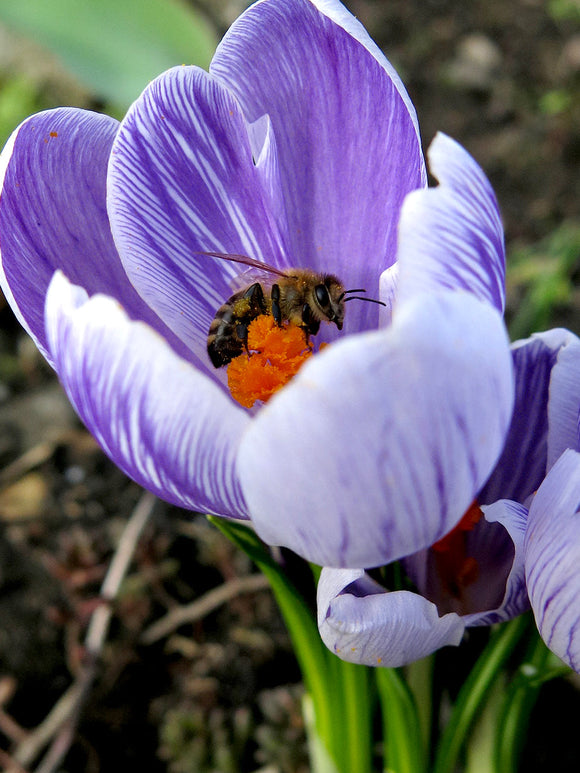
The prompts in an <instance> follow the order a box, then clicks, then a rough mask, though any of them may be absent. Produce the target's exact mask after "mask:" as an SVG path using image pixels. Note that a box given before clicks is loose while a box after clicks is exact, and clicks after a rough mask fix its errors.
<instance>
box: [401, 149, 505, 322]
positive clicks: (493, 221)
mask: <svg viewBox="0 0 580 773" xmlns="http://www.w3.org/2000/svg"><path fill="white" fill-rule="evenodd" d="M428 158H429V169H430V171H431V172H432V174H433V175H434V176H435V177H436V178H437V179H438V180H439V185H438V186H437V187H436V188H430V189H429V190H426V191H415V192H414V193H412V194H410V195H409V196H408V197H407V198H406V199H405V204H404V206H403V211H402V214H401V220H400V225H399V232H400V241H399V244H400V246H399V252H398V260H399V263H400V288H399V299H400V302H404V301H405V300H406V299H407V298H408V297H410V296H412V295H414V294H415V293H420V292H432V291H435V290H437V289H442V288H451V289H455V290H464V291H466V292H470V293H473V294H474V295H475V296H476V297H477V298H480V299H481V300H484V301H487V302H488V303H492V304H493V305H494V306H495V307H496V309H498V311H500V312H503V309H504V305H505V250H504V238H503V227H502V222H501V216H500V212H499V207H498V204H497V200H496V197H495V194H494V192H493V189H492V187H491V185H490V183H489V181H488V180H487V178H486V176H485V174H484V173H483V171H482V169H481V168H480V167H479V166H478V164H477V163H476V162H475V161H474V160H473V158H472V157H471V156H470V155H469V153H467V151H466V150H464V149H463V148H462V147H461V145H459V144H458V143H457V142H455V141H454V140H452V139H451V138H449V137H447V136H446V135H445V134H438V135H437V136H436V137H435V139H434V140H433V142H432V143H431V146H430V148H429V152H428Z"/></svg>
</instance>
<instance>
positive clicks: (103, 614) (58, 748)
mask: <svg viewBox="0 0 580 773" xmlns="http://www.w3.org/2000/svg"><path fill="white" fill-rule="evenodd" d="M155 502H156V499H155V497H154V496H153V495H152V494H148V493H145V494H144V495H143V496H142V497H141V499H140V500H139V503H138V504H137V506H136V508H135V509H134V511H133V513H132V514H131V517H130V518H129V520H128V522H127V525H126V526H125V530H124V531H123V534H122V536H121V539H120V541H119V545H118V546H117V550H116V551H115V555H114V556H113V560H112V561H111V564H110V566H109V570H108V572H107V575H106V577H105V579H104V581H103V585H102V587H101V596H102V598H103V600H104V602H105V603H104V604H102V605H101V606H99V607H97V609H96V610H95V612H94V613H93V615H92V617H91V620H90V623H89V627H88V630H87V634H86V637H85V650H86V658H85V660H84V663H83V667H82V669H81V671H80V673H79V675H78V677H77V679H76V680H75V681H74V683H73V684H72V685H71V686H70V687H69V689H68V690H67V691H66V692H65V693H64V694H63V695H62V696H61V698H60V699H59V700H58V701H57V703H56V704H55V705H54V707H53V708H52V710H51V712H50V713H49V714H48V716H47V717H45V719H44V720H43V721H42V722H41V723H40V725H38V727H36V728H35V729H34V730H33V731H32V732H31V733H29V734H28V735H27V737H26V738H25V740H23V741H22V743H20V744H19V745H18V747H17V748H16V750H15V752H14V753H13V754H12V755H11V759H12V760H13V762H14V764H13V765H12V766H11V767H8V768H7V770H6V773H21V771H22V770H23V769H25V768H26V767H27V766H28V765H30V764H31V763H32V762H33V761H34V760H35V759H36V757H37V756H38V754H39V753H40V752H41V751H42V749H43V748H44V747H45V746H46V745H47V744H48V743H50V742H51V740H52V745H51V746H50V748H49V750H48V752H47V753H46V755H45V757H44V759H43V760H42V761H41V763H40V765H39V767H38V768H37V769H36V773H53V771H55V770H56V769H57V768H58V766H59V765H60V763H61V762H62V760H63V759H64V757H65V756H66V754H67V752H68V750H69V748H70V745H71V743H72V740H73V738H74V732H75V728H76V726H77V723H78V720H79V717H80V714H81V711H82V708H83V706H84V704H85V701H86V699H87V696H88V695H89V693H90V689H91V687H92V684H93V681H94V679H95V676H96V673H97V667H98V663H99V658H100V655H101V652H102V649H103V646H104V643H105V641H106V637H107V634H108V631H109V623H110V621H111V617H112V614H113V610H112V606H111V602H112V601H113V600H114V599H115V597H116V595H117V593H118V592H119V588H120V586H121V583H122V581H123V579H124V577H125V575H126V573H127V570H128V568H129V566H130V563H131V560H132V558H133V555H134V553H135V548H136V546H137V543H138V542H139V538H140V536H141V534H142V532H143V529H144V528H145V525H146V524H147V522H148V520H149V518H150V516H151V514H152V512H153V508H154V505H155Z"/></svg>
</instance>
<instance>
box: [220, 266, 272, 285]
mask: <svg viewBox="0 0 580 773" xmlns="http://www.w3.org/2000/svg"><path fill="white" fill-rule="evenodd" d="M275 281H276V276H275V274H271V273H268V272H267V271H264V269H263V268H248V269H246V270H245V271H242V273H241V274H236V276H234V277H232V278H231V279H230V287H231V288H232V290H234V291H238V290H245V289H247V288H248V287H249V286H250V285H253V284H254V283H255V282H259V284H261V285H262V287H263V288H264V289H266V288H270V287H272V285H273V284H274V282H275Z"/></svg>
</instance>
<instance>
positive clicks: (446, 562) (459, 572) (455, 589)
mask: <svg viewBox="0 0 580 773" xmlns="http://www.w3.org/2000/svg"><path fill="white" fill-rule="evenodd" d="M482 517H483V513H482V511H481V508H480V506H479V505H478V503H477V501H476V500H473V502H472V503H471V505H470V506H469V507H468V509H467V510H466V512H465V514H464V515H463V517H462V519H461V520H460V521H459V523H458V524H457V526H455V527H454V528H453V529H452V530H451V531H450V532H449V533H448V534H446V535H445V536H444V537H442V538H441V539H440V540H439V541H438V542H436V543H435V544H434V545H432V550H433V552H434V553H435V564H436V567H437V573H438V575H439V577H440V579H441V582H442V583H443V586H444V587H445V589H446V590H447V591H448V592H449V593H450V594H451V595H452V596H454V597H455V598H458V599H459V598H461V596H462V593H463V591H464V589H465V588H467V587H468V586H469V585H472V584H473V583H474V582H475V581H476V580H477V577H478V575H479V566H478V564H477V561H476V559H475V558H473V557H472V556H468V555H467V532H468V531H473V529H474V528H475V526H476V525H477V524H478V523H479V521H480V520H481V518H482Z"/></svg>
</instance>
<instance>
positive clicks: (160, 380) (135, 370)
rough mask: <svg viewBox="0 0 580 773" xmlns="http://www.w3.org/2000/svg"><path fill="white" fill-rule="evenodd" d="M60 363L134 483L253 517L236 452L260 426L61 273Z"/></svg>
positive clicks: (188, 503)
mask: <svg viewBox="0 0 580 773" xmlns="http://www.w3.org/2000/svg"><path fill="white" fill-rule="evenodd" d="M46 330H47V341H48V347H49V352H50V355H51V357H52V359H53V361H54V363H55V367H56V370H57V372H58V374H59V377H60V380H61V382H62V384H63V386H64V388H65V390H66V393H67V395H68V397H69V399H70V401H71V402H72V404H73V406H74V407H75V410H76V411H77V413H78V414H79V416H80V417H81V419H82V420H83V421H84V423H85V424H86V426H87V428H88V429H89V431H90V432H91V433H92V434H93V435H94V437H95V438H96V439H97V441H98V442H99V444H100V445H101V447H102V448H103V450H104V451H105V453H107V455H108V456H109V457H110V458H111V459H112V460H113V461H114V462H115V463H116V464H117V465H118V466H119V467H120V468H121V469H122V470H123V471H124V472H125V473H126V474H127V475H129V476H130V477H131V478H133V480H135V481H137V483H139V484H140V485H142V486H144V487H145V488H147V489H149V491H152V492H154V493H155V494H157V495H158V496H160V497H161V498H162V499H165V500H167V501H168V502H171V503H173V504H176V505H179V506H181V507H187V508H190V509H192V510H201V511H203V512H208V513H214V514H216V515H226V516H231V517H235V518H246V517H248V513H247V509H246V506H245V503H244V498H243V495H242V493H241V490H240V486H239V481H238V478H237V475H236V469H235V463H236V452H237V448H238V445H239V441H240V437H241V435H242V433H243V431H244V430H245V428H246V427H247V425H248V422H249V421H250V420H249V418H248V417H247V415H246V414H245V413H244V411H242V410H241V409H238V408H236V407H235V405H234V403H233V402H232V401H231V400H230V399H229V398H228V397H226V395H224V394H223V392H222V390H221V389H220V387H219V386H217V385H216V384H214V383H213V382H212V381H211V380H210V379H208V378H206V377H205V376H203V375H202V374H201V373H200V372H199V371H198V370H196V369H195V368H193V367H192V366H191V365H190V364H189V363H187V362H186V361H185V360H183V359H181V358H180V357H178V356H177V355H176V354H175V353H174V352H173V351H172V350H171V349H170V348H169V346H168V345H167V344H166V342H165V341H164V340H163V339H162V338H161V337H160V336H159V335H158V334H157V333H156V332H155V331H153V330H152V329H151V328H150V327H148V326H147V325H145V324H143V323H141V322H131V321H130V320H129V319H128V318H127V315H126V314H125V313H124V311H123V310H122V308H121V307H120V306H119V304H118V303H117V302H116V301H114V300H113V299H111V298H108V297H106V296H103V295H96V296H93V297H92V298H91V299H88V298H87V294H86V292H85V291H84V290H83V289H82V288H80V287H76V286H74V285H71V284H70V283H69V282H68V280H67V279H65V277H64V276H63V275H62V274H61V273H57V274H55V276H54V278H53V280H52V282H51V284H50V286H49V289H48V294H47V301H46Z"/></svg>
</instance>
